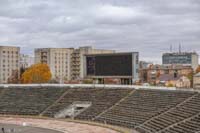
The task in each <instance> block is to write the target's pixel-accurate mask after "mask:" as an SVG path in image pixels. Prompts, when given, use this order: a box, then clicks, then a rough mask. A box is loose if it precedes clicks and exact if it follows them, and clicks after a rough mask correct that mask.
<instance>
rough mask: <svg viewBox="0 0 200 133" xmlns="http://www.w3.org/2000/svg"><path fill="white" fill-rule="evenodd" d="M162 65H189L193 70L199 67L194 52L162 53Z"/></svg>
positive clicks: (196, 55)
mask: <svg viewBox="0 0 200 133" xmlns="http://www.w3.org/2000/svg"><path fill="white" fill-rule="evenodd" d="M162 63H163V65H171V64H181V65H189V66H191V67H192V68H193V69H194V70H195V69H196V68H197V67H198V65H199V56H198V54H197V53H195V52H191V53H190V52H178V53H164V54H163V56H162Z"/></svg>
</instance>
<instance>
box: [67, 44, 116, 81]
mask: <svg viewBox="0 0 200 133" xmlns="http://www.w3.org/2000/svg"><path fill="white" fill-rule="evenodd" d="M106 53H115V51H114V50H105V49H93V48H92V47H90V46H86V47H80V48H78V49H74V50H73V53H72V56H71V62H72V63H71V79H72V80H82V79H83V78H84V76H85V75H84V72H85V60H84V58H85V56H84V55H87V54H106Z"/></svg>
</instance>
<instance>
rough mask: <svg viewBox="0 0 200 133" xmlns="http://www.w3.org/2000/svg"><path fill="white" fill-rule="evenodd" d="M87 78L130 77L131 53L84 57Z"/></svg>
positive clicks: (131, 71)
mask: <svg viewBox="0 0 200 133" xmlns="http://www.w3.org/2000/svg"><path fill="white" fill-rule="evenodd" d="M86 74H87V76H132V75H133V56H132V53H125V54H105V55H88V56H86Z"/></svg>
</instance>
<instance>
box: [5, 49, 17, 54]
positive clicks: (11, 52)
mask: <svg viewBox="0 0 200 133" xmlns="http://www.w3.org/2000/svg"><path fill="white" fill-rule="evenodd" d="M2 53H3V54H5V53H8V54H19V52H18V51H5V50H4V51H2Z"/></svg>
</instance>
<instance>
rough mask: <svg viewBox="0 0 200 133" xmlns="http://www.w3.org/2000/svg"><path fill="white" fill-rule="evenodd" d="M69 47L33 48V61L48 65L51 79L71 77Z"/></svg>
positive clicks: (61, 79)
mask: <svg viewBox="0 0 200 133" xmlns="http://www.w3.org/2000/svg"><path fill="white" fill-rule="evenodd" d="M72 52H73V49H70V48H39V49H35V63H46V64H48V66H49V67H50V70H51V73H52V79H57V80H60V81H61V82H63V81H64V80H70V79H71V70H70V67H71V54H72Z"/></svg>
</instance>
